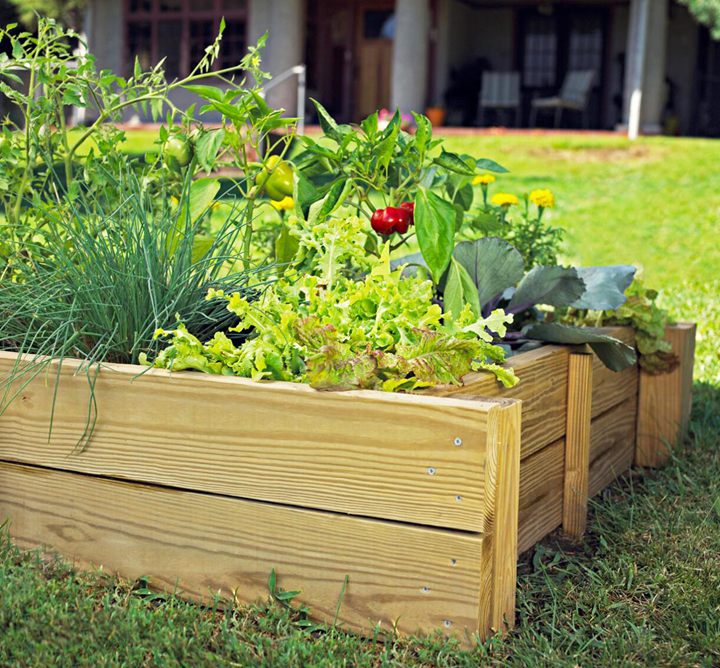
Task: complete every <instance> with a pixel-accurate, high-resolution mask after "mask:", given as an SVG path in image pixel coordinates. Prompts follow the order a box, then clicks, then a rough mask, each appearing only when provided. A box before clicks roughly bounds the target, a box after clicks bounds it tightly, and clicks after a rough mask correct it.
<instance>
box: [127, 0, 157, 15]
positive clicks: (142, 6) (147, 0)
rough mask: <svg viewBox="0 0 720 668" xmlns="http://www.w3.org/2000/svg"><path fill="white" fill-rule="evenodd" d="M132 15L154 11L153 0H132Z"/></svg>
mask: <svg viewBox="0 0 720 668" xmlns="http://www.w3.org/2000/svg"><path fill="white" fill-rule="evenodd" d="M129 9H130V13H131V14H132V13H134V12H149V11H150V10H152V0H130V7H129Z"/></svg>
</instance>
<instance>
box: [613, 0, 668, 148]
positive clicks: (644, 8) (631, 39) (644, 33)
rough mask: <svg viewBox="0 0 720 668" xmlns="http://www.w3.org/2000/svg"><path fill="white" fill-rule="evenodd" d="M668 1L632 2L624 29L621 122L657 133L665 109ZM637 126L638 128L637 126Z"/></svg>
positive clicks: (634, 127)
mask: <svg viewBox="0 0 720 668" xmlns="http://www.w3.org/2000/svg"><path fill="white" fill-rule="evenodd" d="M667 15H668V0H632V2H631V5H630V24H629V26H628V36H627V48H626V53H627V56H626V68H625V90H624V113H623V120H624V124H625V125H626V127H628V128H629V132H630V135H631V136H632V135H633V133H634V131H635V129H636V128H637V129H639V130H640V131H642V132H643V133H646V134H657V133H659V132H660V131H661V129H662V112H663V108H664V106H665V54H666V46H667ZM637 126H639V127H637Z"/></svg>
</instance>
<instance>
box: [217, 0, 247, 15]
mask: <svg viewBox="0 0 720 668" xmlns="http://www.w3.org/2000/svg"><path fill="white" fill-rule="evenodd" d="M246 6H247V2H246V1H245V0H223V1H222V8H223V10H224V11H230V12H237V11H241V10H243V9H245V7H246Z"/></svg>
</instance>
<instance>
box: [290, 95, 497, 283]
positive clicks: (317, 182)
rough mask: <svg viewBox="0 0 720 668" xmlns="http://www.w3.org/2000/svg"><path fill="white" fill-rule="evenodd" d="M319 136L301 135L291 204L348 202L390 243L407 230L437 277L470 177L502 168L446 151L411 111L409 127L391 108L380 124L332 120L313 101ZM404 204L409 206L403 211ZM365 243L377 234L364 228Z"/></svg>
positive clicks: (373, 246) (373, 118)
mask: <svg viewBox="0 0 720 668" xmlns="http://www.w3.org/2000/svg"><path fill="white" fill-rule="evenodd" d="M313 102H314V104H315V107H316V108H317V112H318V118H319V122H320V126H321V128H322V130H323V133H324V136H323V137H322V138H321V139H315V138H314V137H309V136H304V137H301V138H300V139H301V141H302V144H303V151H302V152H301V153H300V154H299V155H298V156H296V158H295V163H296V165H297V167H298V170H299V174H298V183H297V197H296V199H297V208H298V213H299V214H300V215H303V216H307V215H308V213H309V210H310V207H311V205H312V204H313V203H314V202H316V201H318V200H320V199H323V202H324V205H323V212H322V213H323V214H324V215H329V214H330V213H331V212H332V211H333V210H334V209H335V208H337V207H339V206H348V207H351V208H352V209H354V211H355V213H356V214H357V215H358V216H361V217H364V218H366V219H367V220H368V221H369V222H370V223H371V225H372V228H373V229H374V230H375V232H376V233H377V234H378V235H379V236H380V237H381V239H382V238H390V240H391V242H392V243H391V250H396V249H397V248H399V247H400V246H402V245H404V244H406V243H407V242H408V240H409V239H410V236H411V235H410V234H406V233H408V232H409V231H411V227H412V226H413V225H414V227H412V233H414V235H415V236H416V237H417V243H418V246H419V247H420V251H421V253H422V255H423V258H424V260H425V262H426V264H427V267H428V269H429V271H430V274H431V275H432V277H433V279H434V280H435V282H436V283H438V282H440V280H441V278H442V276H443V275H444V274H445V272H446V270H447V268H448V266H449V264H450V258H451V256H452V251H453V247H454V244H455V233H456V231H458V230H459V229H460V228H461V227H462V225H463V222H464V216H465V213H466V212H467V211H469V210H470V208H471V206H472V203H473V197H474V191H473V187H472V180H473V177H474V176H475V175H476V174H477V173H478V171H479V170H482V171H493V172H506V171H507V170H506V169H505V168H504V167H502V166H501V165H499V164H498V163H496V162H495V161H493V160H488V159H486V158H481V159H474V158H472V157H470V156H467V155H459V154H457V153H453V152H450V151H447V150H445V149H444V148H443V147H442V145H441V141H440V140H438V139H434V138H433V136H432V124H431V123H430V121H429V120H428V118H426V117H425V116H423V115H421V114H416V113H413V119H414V121H415V126H416V127H415V132H414V133H412V134H411V133H408V132H405V131H404V130H402V129H401V125H402V117H401V115H400V113H399V112H396V113H395V114H394V115H393V116H392V118H391V119H390V121H389V123H388V124H387V125H386V126H385V127H384V128H383V129H381V128H380V126H379V124H378V114H377V112H376V113H373V114H371V115H370V116H368V117H367V118H366V119H365V120H363V121H362V122H361V123H360V125H359V126H357V127H355V126H351V125H345V124H338V123H337V122H336V121H335V120H334V119H333V118H332V117H331V116H330V114H329V113H328V112H327V110H326V109H325V108H324V107H323V106H322V105H321V104H320V103H319V102H317V101H315V100H314V101H313ZM403 211H405V212H407V213H403ZM369 230H370V225H369V226H368V242H367V247H368V249H369V250H370V252H377V247H378V238H377V237H376V236H375V235H373V234H371V233H370V232H369Z"/></svg>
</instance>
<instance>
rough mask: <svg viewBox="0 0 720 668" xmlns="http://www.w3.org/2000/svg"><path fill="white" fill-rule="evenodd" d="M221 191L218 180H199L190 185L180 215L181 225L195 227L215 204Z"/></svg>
mask: <svg viewBox="0 0 720 668" xmlns="http://www.w3.org/2000/svg"><path fill="white" fill-rule="evenodd" d="M219 190H220V182H219V181H218V180H217V179H198V180H197V181H193V182H192V184H191V185H190V188H189V190H188V191H187V195H186V197H185V198H184V199H185V201H184V202H183V205H182V207H181V209H180V213H179V215H178V222H179V224H180V225H185V222H186V221H187V222H188V223H189V224H190V225H194V224H195V223H196V222H197V221H198V220H199V219H200V216H202V215H203V214H204V213H205V212H206V211H207V210H208V209H209V208H210V207H211V206H212V204H213V202H214V201H215V197H216V196H217V194H218V191H219Z"/></svg>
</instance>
